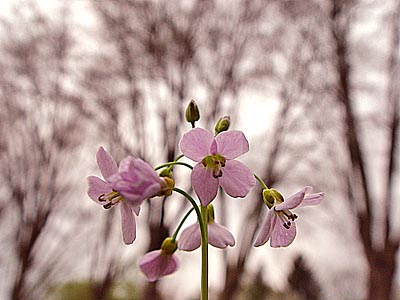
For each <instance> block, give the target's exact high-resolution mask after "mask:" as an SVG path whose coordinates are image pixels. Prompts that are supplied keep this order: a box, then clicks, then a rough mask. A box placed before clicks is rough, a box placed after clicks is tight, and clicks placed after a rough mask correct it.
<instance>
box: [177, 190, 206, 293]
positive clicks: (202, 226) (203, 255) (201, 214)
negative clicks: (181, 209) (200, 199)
mask: <svg viewBox="0 0 400 300" xmlns="http://www.w3.org/2000/svg"><path fill="white" fill-rule="evenodd" d="M173 191H175V192H177V193H179V194H181V195H183V196H184V197H185V198H186V199H187V200H189V202H190V203H191V204H192V206H193V208H194V210H195V211H196V214H197V219H198V221H199V225H200V233H201V300H208V229H207V221H208V212H207V206H200V207H201V211H200V209H199V207H198V205H197V203H196V201H195V200H194V199H193V198H192V197H191V196H190V195H189V194H188V193H186V192H185V191H184V190H181V189H179V188H177V187H174V188H173Z"/></svg>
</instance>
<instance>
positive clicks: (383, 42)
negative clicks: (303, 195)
mask: <svg viewBox="0 0 400 300" xmlns="http://www.w3.org/2000/svg"><path fill="white" fill-rule="evenodd" d="M0 11H1V12H0V39H1V42H0V182H1V183H0V195H1V196H0V226H1V227H0V228H1V237H0V277H1V278H2V280H0V299H5V300H28V299H49V300H94V299H96V300H128V299H130V300H144V299H147V300H149V299H151V300H164V299H177V300H193V299H198V298H199V284H200V253H199V250H197V251H195V252H193V253H181V252H179V253H178V257H179V259H180V269H179V271H178V272H176V273H175V274H173V275H171V276H168V277H166V278H163V279H162V280H160V281H159V282H156V283H151V284H150V283H147V282H146V280H145V278H144V276H143V275H142V274H141V272H140V271H139V270H138V266H137V261H138V259H139V258H140V257H141V256H142V255H143V254H144V253H145V252H147V251H149V250H153V249H157V248H159V246H160V244H161V242H162V240H163V239H164V237H166V236H168V235H169V234H172V233H173V232H174V230H175V228H176V226H177V224H178V223H179V221H180V218H182V216H183V215H184V214H185V212H186V211H187V209H188V208H189V206H188V204H187V203H186V202H185V201H184V199H182V197H179V196H176V195H173V196H172V197H169V198H167V199H162V198H154V199H151V200H150V201H147V202H146V203H145V204H144V205H143V207H142V211H141V214H140V216H139V218H138V219H137V222H138V238H137V240H136V241H135V243H134V244H133V245H130V246H126V245H124V244H123V242H122V233H121V225H120V215H119V212H118V210H115V209H111V210H107V211H106V210H104V209H102V208H101V207H99V206H98V205H96V204H94V203H93V202H92V201H91V200H90V199H89V197H88V196H87V195H86V188H87V187H86V176H88V175H99V174H100V173H99V171H98V169H97V166H96V164H95V153H96V151H97V149H98V147H99V146H100V145H103V146H104V147H105V148H106V149H107V150H108V151H110V153H111V154H112V155H113V156H114V157H115V158H116V159H117V160H118V161H119V160H120V159H121V158H123V157H124V156H126V155H128V154H131V155H134V156H137V157H141V158H143V159H145V160H146V161H148V162H149V163H150V164H152V165H154V166H156V165H157V164H161V163H164V162H166V161H171V160H173V159H174V158H175V157H176V156H177V155H179V154H180V153H179V149H178V147H177V145H178V142H179V139H180V137H181V135H182V134H183V133H184V132H185V131H187V130H189V129H190V125H189V124H188V123H186V122H185V120H184V110H185V107H186V105H187V104H188V102H189V101H190V99H195V100H196V101H197V103H198V105H199V107H200V113H201V119H200V122H199V124H198V125H199V126H201V127H204V128H208V129H210V130H212V129H213V127H214V124H215V123H216V121H217V120H218V118H219V117H221V116H224V115H230V116H231V121H232V122H231V128H232V129H239V130H242V131H244V132H245V134H246V136H247V138H248V140H249V142H250V152H249V153H248V154H246V155H244V156H242V157H241V160H242V161H243V162H245V163H246V164H247V165H248V166H249V167H250V168H251V169H252V170H254V172H255V173H257V174H258V175H260V177H262V178H263V179H264V180H265V182H266V183H267V185H268V186H270V187H275V188H277V189H279V190H280V191H281V192H282V193H283V194H284V195H286V196H289V195H290V194H291V193H293V192H295V191H297V190H298V189H300V188H302V187H303V186H305V185H312V186H314V190H315V191H316V192H319V191H325V192H326V200H325V202H324V203H323V204H321V205H319V206H317V207H312V208H309V209H306V210H304V211H303V210H302V209H299V210H298V211H297V214H298V215H299V216H300V217H299V219H298V222H297V225H298V226H297V228H298V235H297V237H296V239H295V241H294V243H293V244H292V245H291V246H290V247H288V248H284V249H272V248H271V247H269V245H264V246H263V247H259V248H253V247H252V241H253V240H254V236H255V234H256V233H257V228H258V226H259V224H261V222H262V220H263V218H264V217H265V213H266V211H267V209H266V208H265V207H264V206H263V202H262V199H261V197H260V192H261V189H260V188H259V187H256V188H255V189H254V190H253V192H252V193H251V194H250V195H249V196H248V197H247V198H245V199H230V198H229V197H228V196H225V195H223V194H222V193H219V196H218V198H217V199H216V200H215V201H214V203H215V209H216V218H217V221H218V222H220V223H222V224H225V225H226V226H227V227H229V228H230V229H231V230H232V232H233V233H234V235H235V237H236V246H235V247H234V248H229V249H227V250H223V251H222V250H218V249H215V248H212V247H211V248H210V259H211V261H210V289H211V295H210V299H212V300H242V299H246V300H257V299H274V300H277V299H285V300H306V299H308V300H322V299H326V300H346V299H351V300H353V299H356V300H394V299H400V296H399V293H398V291H399V275H398V252H399V251H398V249H399V240H400V222H399V217H398V216H399V212H400V207H399V197H400V176H399V160H400V154H399V93H400V86H399V83H400V82H399V71H400V69H399V54H400V53H399V46H400V44H399V43H400V40H399V26H400V23H399V22H400V1H399V0H387V1H379V0H364V1H363V0H358V1H357V0H354V1H351V0H348V1H345V0H302V1H289V0H288V1H285V0H275V1H274V0H270V1H261V0H235V1H234V0H232V1H222V0H221V1H220V0H181V1H168V0H154V1H151V0H148V1H146V0H65V1H62V0H47V1H46V0H36V1H35V0H26V1H20V0H15V1H5V0H3V1H2V2H1V3H0ZM176 178H177V186H179V187H181V188H184V189H187V190H190V182H189V181H188V178H189V173H188V172H187V170H186V169H184V168H179V167H177V168H176ZM191 221H193V222H194V221H195V219H194V216H193V218H192V219H191ZM189 224H190V221H189V222H188V225H189Z"/></svg>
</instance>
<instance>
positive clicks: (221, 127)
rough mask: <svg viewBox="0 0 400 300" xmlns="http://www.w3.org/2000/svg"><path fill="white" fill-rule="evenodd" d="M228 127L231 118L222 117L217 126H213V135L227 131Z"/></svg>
mask: <svg viewBox="0 0 400 300" xmlns="http://www.w3.org/2000/svg"><path fill="white" fill-rule="evenodd" d="M229 125H231V118H230V117H229V116H223V117H222V118H219V120H218V122H217V124H216V125H215V135H217V134H219V133H221V132H223V131H227V130H228V129H229Z"/></svg>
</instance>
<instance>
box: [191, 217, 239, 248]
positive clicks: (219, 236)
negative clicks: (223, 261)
mask: <svg viewBox="0 0 400 300" xmlns="http://www.w3.org/2000/svg"><path fill="white" fill-rule="evenodd" d="M199 232H200V230H199ZM208 243H209V244H210V245H213V246H214V247H217V248H221V249H223V248H226V247H228V246H231V247H232V246H234V245H235V238H234V237H233V235H232V233H231V232H230V231H229V230H228V228H226V227H225V226H222V225H220V224H218V223H215V222H212V223H210V224H208Z"/></svg>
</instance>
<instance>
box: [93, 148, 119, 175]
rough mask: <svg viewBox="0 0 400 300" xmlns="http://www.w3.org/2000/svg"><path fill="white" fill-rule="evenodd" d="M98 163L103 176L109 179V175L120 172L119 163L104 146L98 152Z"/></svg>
mask: <svg viewBox="0 0 400 300" xmlns="http://www.w3.org/2000/svg"><path fill="white" fill-rule="evenodd" d="M96 160H97V165H98V166H99V169H100V172H101V174H102V175H103V178H104V179H105V180H107V178H108V177H110V176H111V175H113V174H115V173H117V172H118V167H117V163H116V162H115V160H114V158H113V157H112V156H111V155H110V154H109V153H108V152H107V151H106V150H104V148H103V147H100V148H99V150H97V153H96Z"/></svg>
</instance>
